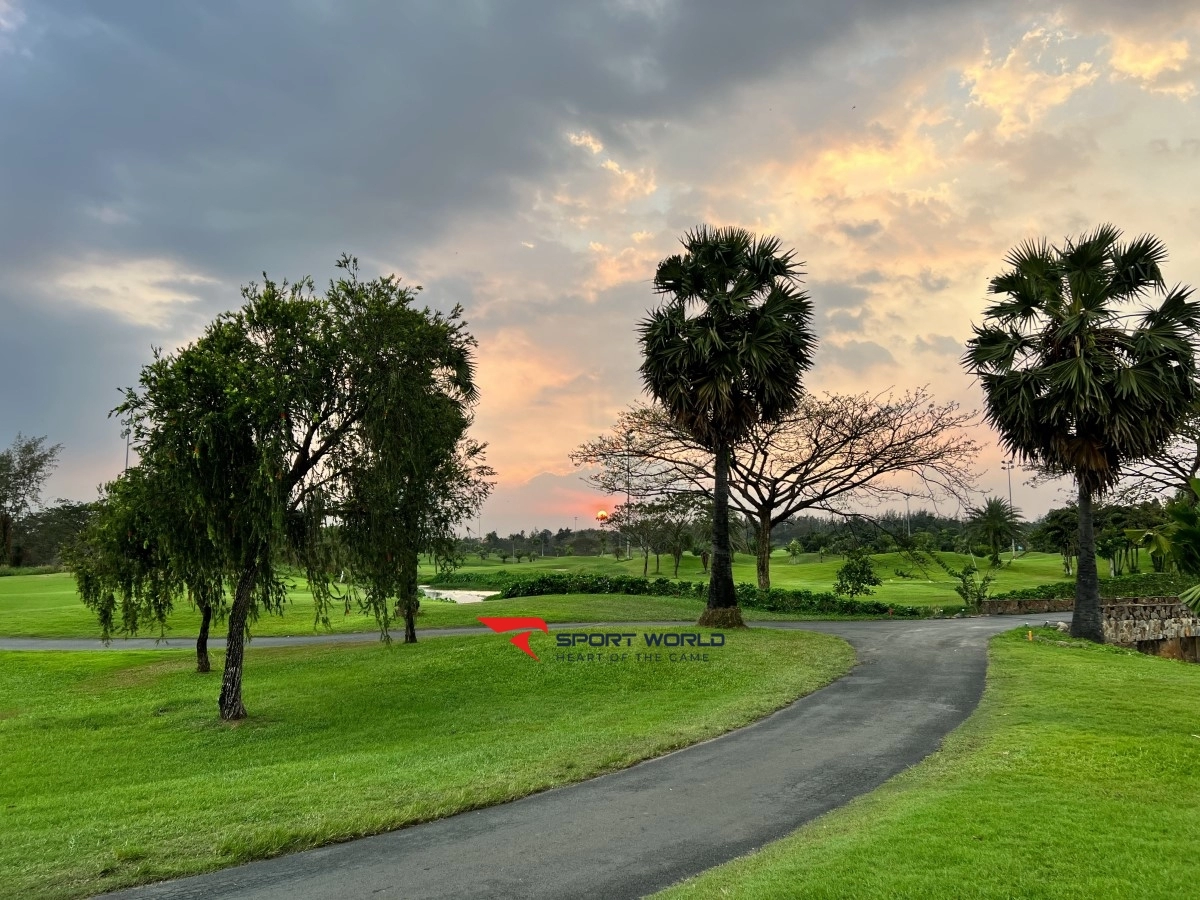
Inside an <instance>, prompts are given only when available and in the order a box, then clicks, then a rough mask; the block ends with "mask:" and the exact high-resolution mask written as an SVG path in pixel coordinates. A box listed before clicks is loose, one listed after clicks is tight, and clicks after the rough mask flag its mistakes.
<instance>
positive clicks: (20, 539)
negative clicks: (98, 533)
mask: <svg viewBox="0 0 1200 900" xmlns="http://www.w3.org/2000/svg"><path fill="white" fill-rule="evenodd" d="M94 508H95V504H94V503H77V502H75V501H73V500H59V501H58V502H57V503H55V504H54V505H53V506H46V507H43V508H42V509H39V510H37V511H35V512H31V513H27V514H26V515H24V516H22V517H21V518H20V519H18V520H17V522H16V524H15V525H14V526H13V553H12V560H13V564H14V565H18V566H47V565H57V564H58V563H59V562H61V560H62V550H63V547H65V546H66V545H68V544H69V543H71V542H72V541H73V540H74V539H75V538H76V537H77V536H78V534H79V532H81V531H82V530H83V529H84V527H85V526H86V525H87V522H88V518H89V517H90V516H91V514H92V511H93V510H94Z"/></svg>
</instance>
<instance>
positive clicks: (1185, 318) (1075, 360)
mask: <svg viewBox="0 0 1200 900" xmlns="http://www.w3.org/2000/svg"><path fill="white" fill-rule="evenodd" d="M1166 255H1167V254H1166V248H1165V247H1164V245H1163V244H1162V242H1161V241H1160V240H1159V239H1158V238H1156V237H1153V236H1151V235H1146V236H1142V237H1138V238H1135V239H1134V240H1132V241H1129V242H1122V241H1121V232H1120V231H1119V230H1117V229H1116V228H1114V227H1113V226H1112V225H1101V226H1099V227H1098V228H1096V229H1095V230H1094V231H1092V232H1090V233H1086V234H1083V235H1081V236H1079V237H1077V238H1068V239H1066V240H1065V241H1064V243H1063V244H1062V246H1061V247H1059V246H1051V245H1050V244H1049V243H1047V242H1046V241H1044V240H1042V241H1029V242H1027V243H1025V244H1022V245H1020V246H1018V247H1016V248H1015V249H1014V250H1012V251H1011V252H1010V253H1009V255H1008V257H1007V258H1006V263H1007V264H1008V266H1009V268H1008V269H1007V270H1006V271H1004V272H1002V273H1001V274H1000V275H997V276H996V277H995V278H993V279H992V280H991V282H990V284H989V286H988V291H989V293H991V294H995V295H998V296H1000V297H1001V298H1002V299H1000V300H998V301H996V302H995V303H993V304H992V305H990V306H989V307H988V308H987V309H986V310H985V316H986V321H985V323H984V324H983V325H981V326H976V327H975V328H974V333H975V336H974V337H973V338H972V339H971V340H970V341H969V342H968V344H967V351H966V354H965V355H964V357H963V363H964V366H965V367H966V369H967V371H968V372H970V373H971V374H973V375H975V376H977V377H978V378H979V380H980V382H981V384H982V385H983V390H984V395H985V398H986V415H987V420H988V421H989V422H990V423H991V424H992V426H993V427H995V428H996V430H997V431H998V432H999V434H1000V439H1001V443H1002V444H1003V445H1004V447H1005V449H1007V450H1008V451H1009V452H1011V453H1012V454H1014V455H1015V456H1018V457H1020V458H1021V459H1022V460H1024V461H1027V462H1029V463H1031V464H1032V465H1034V466H1035V467H1037V468H1038V469H1039V470H1041V471H1044V472H1046V473H1048V474H1051V475H1070V476H1072V477H1073V478H1074V479H1075V482H1076V485H1077V487H1078V492H1079V565H1078V576H1077V579H1076V589H1075V614H1074V616H1072V622H1071V633H1072V634H1073V635H1074V636H1076V637H1084V638H1089V639H1091V640H1094V641H1103V640H1104V632H1103V629H1102V622H1101V613H1100V584H1099V575H1098V573H1097V570H1096V546H1095V533H1094V522H1093V502H1094V500H1095V498H1096V497H1097V496H1102V495H1103V494H1104V493H1106V492H1107V491H1108V490H1109V489H1111V488H1112V487H1113V486H1114V485H1116V484H1117V482H1118V480H1119V479H1120V477H1121V473H1122V467H1123V466H1126V465H1128V464H1129V463H1130V462H1133V461H1136V460H1143V459H1146V458H1147V457H1149V456H1152V455H1153V454H1156V453H1159V452H1161V451H1162V449H1163V448H1164V447H1166V446H1167V445H1168V444H1169V442H1170V441H1171V439H1172V437H1173V436H1174V435H1175V434H1176V433H1177V432H1178V430H1179V429H1180V428H1181V427H1182V426H1183V425H1184V423H1185V422H1186V421H1187V417H1188V415H1189V413H1190V412H1191V410H1192V408H1193V404H1194V403H1195V402H1196V400H1197V395H1198V392H1197V387H1196V365H1195V355H1196V352H1197V349H1198V347H1197V341H1196V332H1197V329H1198V328H1200V306H1198V305H1197V304H1196V303H1193V302H1192V301H1191V300H1190V299H1189V298H1190V296H1191V290H1190V289H1189V288H1185V287H1179V286H1177V287H1174V288H1171V289H1168V288H1167V287H1166V283H1165V281H1164V280H1163V276H1162V270H1161V264H1162V263H1163V261H1164V260H1165V259H1166ZM1150 295H1159V296H1161V297H1162V299H1161V301H1160V302H1159V304H1158V305H1157V306H1152V305H1149V303H1148V297H1149V296H1150ZM1135 301H1142V302H1143V303H1144V304H1146V305H1144V306H1143V308H1142V309H1141V310H1140V311H1138V312H1123V311H1122V307H1123V306H1124V305H1125V304H1129V303H1132V302H1135Z"/></svg>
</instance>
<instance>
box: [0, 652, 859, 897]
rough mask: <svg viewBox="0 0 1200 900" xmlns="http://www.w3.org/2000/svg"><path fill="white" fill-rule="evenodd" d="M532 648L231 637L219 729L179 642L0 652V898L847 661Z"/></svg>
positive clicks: (447, 800)
mask: <svg viewBox="0 0 1200 900" xmlns="http://www.w3.org/2000/svg"><path fill="white" fill-rule="evenodd" d="M538 641H544V643H542V644H540V645H539V643H538ZM534 646H535V649H538V650H539V651H549V652H543V653H542V655H543V662H542V663H541V664H539V663H535V662H534V661H533V660H530V659H529V658H528V657H526V656H524V655H523V654H521V653H520V652H518V651H517V649H516V648H514V647H512V646H511V645H509V643H508V642H507V640H506V639H505V638H504V637H503V636H500V635H496V636H490V635H489V636H477V637H467V638H440V639H437V640H431V641H427V642H424V643H421V644H417V645H413V646H403V645H393V646H392V647H390V648H387V647H383V646H380V645H378V644H373V643H367V644H365V645H350V646H346V645H342V646H337V647H309V648H287V649H251V651H250V652H249V655H248V658H247V680H246V689H245V691H246V702H247V705H248V707H249V709H250V718H249V719H247V720H245V721H242V722H239V723H237V724H235V725H229V724H225V723H222V722H220V721H219V720H218V718H217V708H216V692H217V689H218V686H219V683H220V676H219V675H216V674H213V675H207V676H202V675H197V674H195V673H194V672H193V671H191V670H192V660H191V659H190V658H189V656H188V655H187V654H181V653H172V652H128V651H126V652H101V653H40V652H26V653H18V652H7V653H0V771H3V772H4V773H5V777H4V779H3V780H2V781H0V806H2V807H3V809H4V811H5V814H4V816H3V817H0V896H2V897H18V896H22V895H26V894H29V893H33V894H36V895H37V896H39V897H79V896H85V895H89V894H93V893H96V892H99V891H102V890H110V889H112V888H115V887H119V886H122V885H129V884H134V883H139V882H144V881H149V880H154V879H159V878H165V877H169V876H174V875H181V874H185V873H190V872H199V871H204V870H208V869H213V868H218V867H222V866H227V865H232V864H235V863H238V862H243V861H246V860H249V859H254V858H260V857H265V856H271V855H275V854H278V853H282V852H285V851H288V850H295V849H299V848H302V847H311V846H315V845H318V844H321V843H326V842H329V841H336V840H344V839H347V838H351V837H356V836H360V835H364V834H371V833H374V832H379V831H383V830H387V829H391V828H396V827H399V826H402V825H405V824H410V823H414V822H419V821H423V820H427V819H431V818H436V817H440V816H446V815H450V814H452V813H455V812H460V811H462V810H465V809H470V808H473V807H478V806H483V805H488V804H493V803H498V802H501V801H504V800H509V799H512V798H514V797H519V796H522V795H524V794H528V793H531V792H533V791H537V790H541V789H544V788H547V787H551V786H553V785H558V784H564V783H568V782H572V781H579V780H581V779H584V778H588V777H591V776H593V775H596V774H599V773H602V772H606V771H610V770H613V769H617V768H620V767H623V766H627V765H629V764H631V763H633V762H635V761H637V760H640V759H645V758H647V757H651V756H656V755H658V754H661V753H664V752H667V751H669V750H672V749H675V748H678V747H682V746H684V745H687V744H691V743H694V742H696V741H699V740H703V739H704V738H708V737H712V736H714V735H716V734H719V733H721V732H723V731H727V730H729V729H731V728H735V727H738V726H740V725H744V724H746V723H748V722H750V721H753V720H754V719H756V718H759V717H761V716H763V715H765V714H766V713H768V712H770V711H772V710H774V709H777V708H779V707H780V706H783V705H785V704H787V703H789V702H790V701H792V700H794V699H795V698H797V697H799V696H801V695H803V694H805V693H808V692H810V691H813V690H815V689H816V688H818V687H820V686H822V685H824V684H826V683H828V682H830V681H832V680H833V679H835V678H837V677H838V676H840V675H841V674H843V673H844V672H846V671H847V670H848V669H849V667H850V666H851V664H852V663H853V652H852V651H851V650H850V648H849V646H848V645H847V644H846V643H845V642H844V641H842V640H840V639H838V638H834V637H830V636H826V635H817V634H811V633H804V632H766V633H764V632H738V633H736V634H730V635H728V636H727V644H726V646H725V647H723V648H722V649H721V651H720V655H719V658H716V659H714V660H712V661H710V662H708V663H688V664H674V665H672V664H670V663H668V662H666V661H665V660H664V662H663V663H651V664H640V665H639V664H634V663H632V662H630V663H603V664H595V663H593V664H577V663H569V662H555V661H553V660H552V659H549V658H547V657H548V656H549V655H550V654H551V653H552V648H551V645H550V642H549V639H548V638H544V636H538V638H537V640H536V641H535V643H534ZM220 665H221V655H220V654H217V655H216V659H215V660H214V668H215V669H216V670H218V671H219V669H220Z"/></svg>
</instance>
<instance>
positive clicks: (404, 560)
mask: <svg viewBox="0 0 1200 900" xmlns="http://www.w3.org/2000/svg"><path fill="white" fill-rule="evenodd" d="M419 559H420V558H419V557H418V555H417V554H416V553H415V552H414V553H402V554H401V555H400V596H399V598H397V599H399V601H400V611H401V613H402V614H403V616H404V643H406V644H415V643H416V642H417V611H418V610H419V609H420V608H421V598H420V597H418V596H417V582H418V581H419V580H420V579H419V577H418V575H417V569H418V566H417V563H418V561H419Z"/></svg>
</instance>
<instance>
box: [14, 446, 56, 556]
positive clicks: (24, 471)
mask: <svg viewBox="0 0 1200 900" xmlns="http://www.w3.org/2000/svg"><path fill="white" fill-rule="evenodd" d="M61 451H62V444H53V445H51V446H46V438H45V437H44V436H43V437H29V438H27V437H25V436H24V435H22V434H21V433H20V432H17V436H16V437H15V438H14V439H13V442H12V444H11V445H10V446H9V448H8V449H7V450H0V565H10V564H11V565H20V563H19V562H16V561H14V560H13V529H14V527H15V525H16V523H17V520H18V519H20V518H21V517H22V516H24V515H26V514H27V513H29V512H30V511H31V510H33V509H34V508H35V507H36V506H37V505H38V503H40V502H41V499H42V487H43V485H45V483H46V479H47V478H49V477H50V473H51V472H52V471H54V467H55V465H57V463H58V454H59V453H60V452H61Z"/></svg>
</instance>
